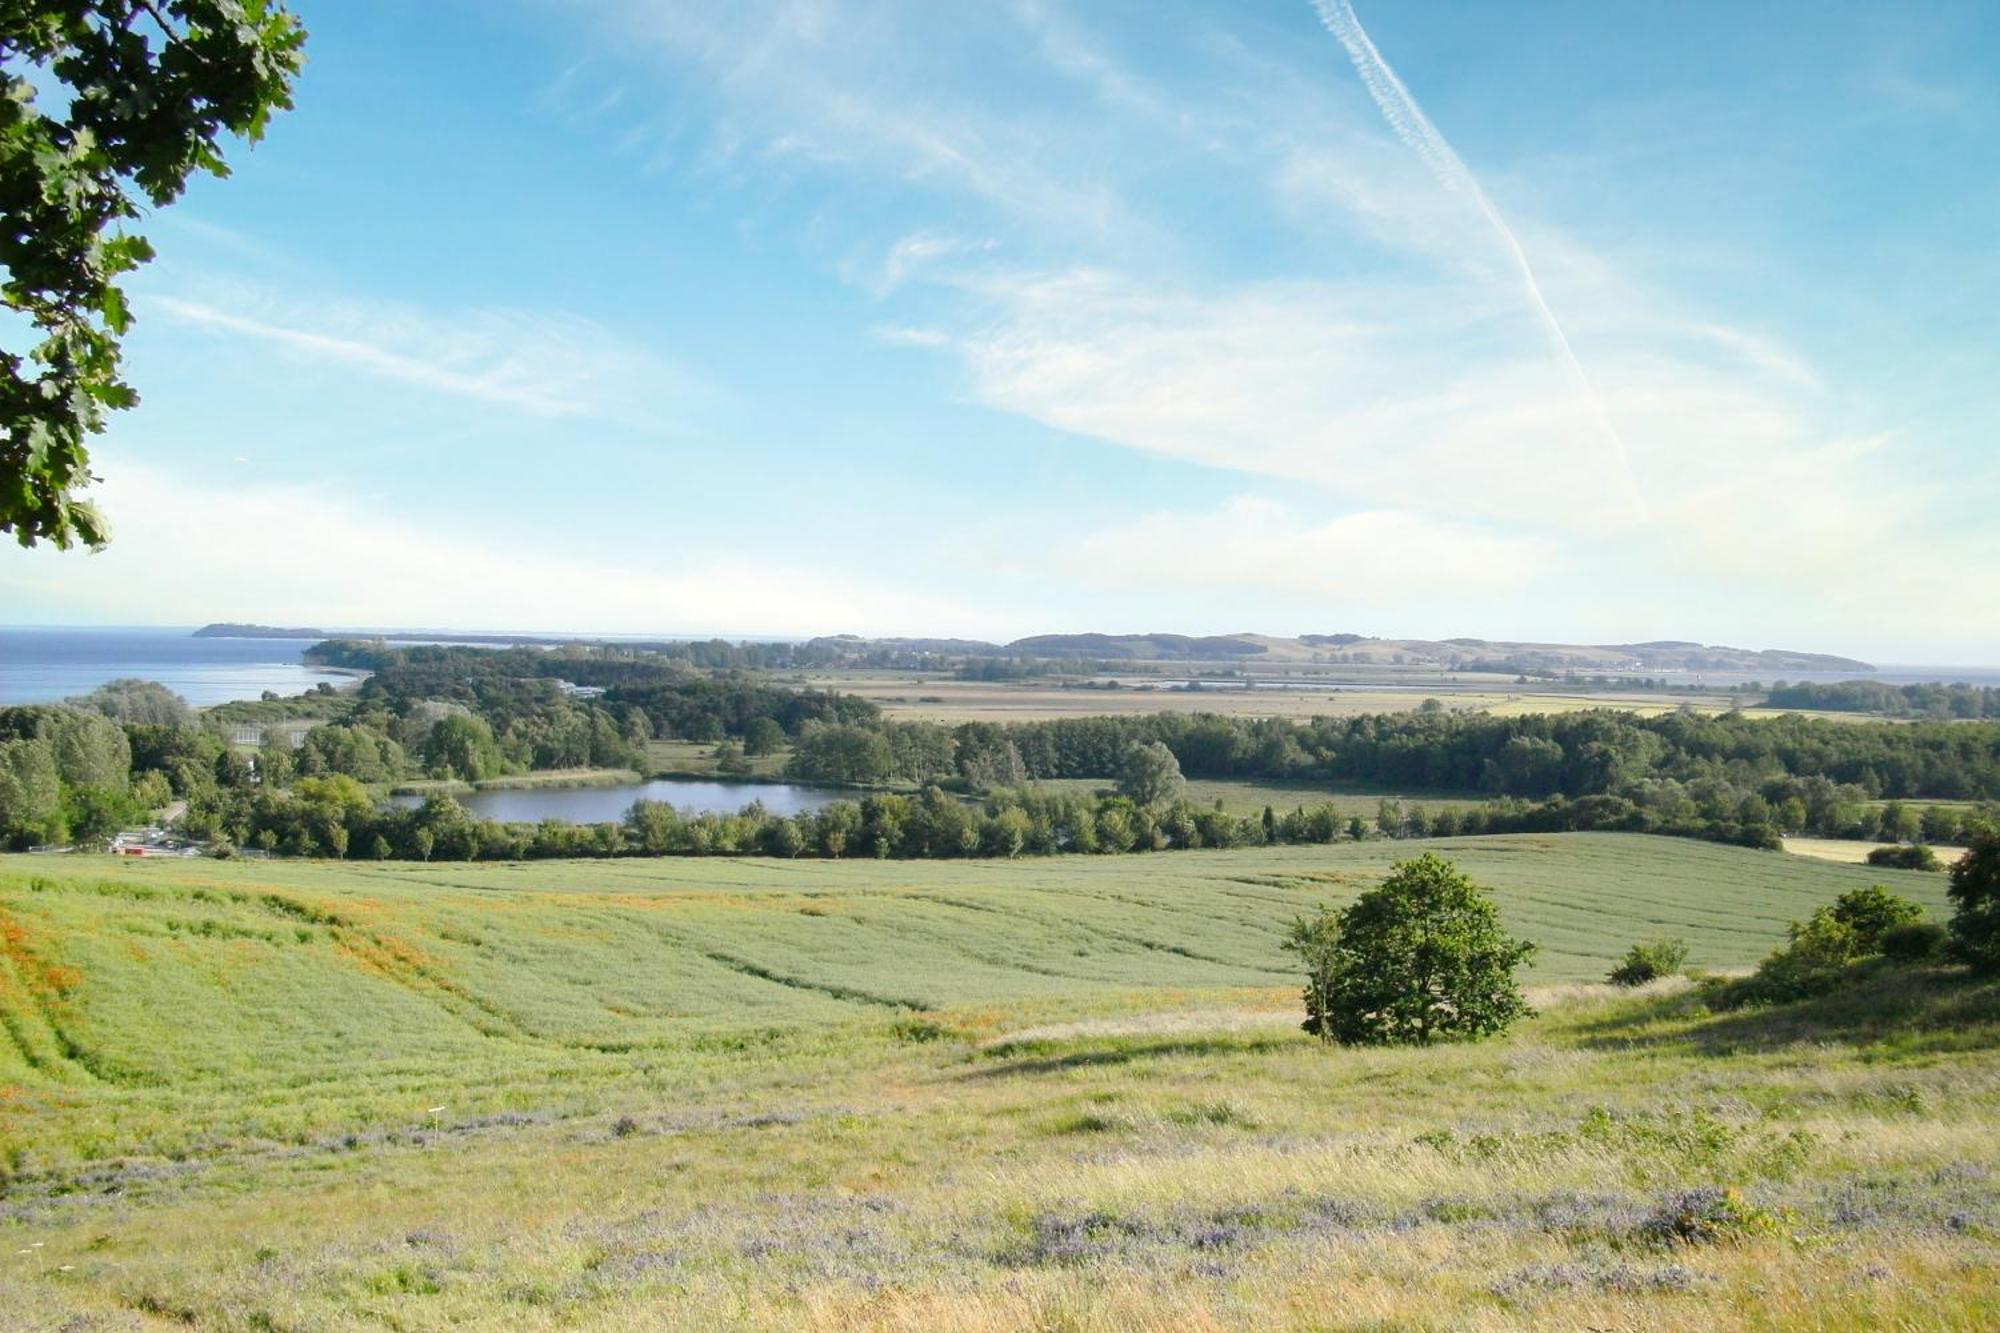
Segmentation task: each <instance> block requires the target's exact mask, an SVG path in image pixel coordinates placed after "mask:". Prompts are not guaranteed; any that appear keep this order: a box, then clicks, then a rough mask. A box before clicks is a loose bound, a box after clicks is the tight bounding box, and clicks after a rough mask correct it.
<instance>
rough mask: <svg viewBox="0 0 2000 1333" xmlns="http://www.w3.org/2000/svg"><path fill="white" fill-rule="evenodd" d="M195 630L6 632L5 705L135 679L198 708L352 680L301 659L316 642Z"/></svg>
mask: <svg viewBox="0 0 2000 1333" xmlns="http://www.w3.org/2000/svg"><path fill="white" fill-rule="evenodd" d="M194 630H195V627H194V626H192V625H189V626H185V627H180V628H172V627H169V628H160V627H151V626H149V627H145V628H132V627H119V626H107V627H102V628H98V627H92V628H86V629H77V628H55V627H48V628H43V627H0V705H4V704H38V703H50V702H53V701H54V700H57V699H68V698H71V697H73V696H75V695H79V694H88V693H90V692H91V691H92V690H94V689H96V688H97V687H98V686H99V685H102V684H104V682H106V681H107V680H120V679H123V678H125V677H134V676H135V677H138V678H139V679H141V680H156V681H158V682H160V684H162V685H164V686H166V687H167V688H168V689H170V690H172V691H173V692H174V693H175V694H178V695H180V696H181V697H182V698H183V699H186V700H187V701H188V702H189V703H191V704H193V705H194V706H195V707H197V708H206V707H208V706H209V705H211V704H219V703H227V702H228V701H229V700H231V699H255V698H258V697H260V696H261V695H262V694H263V693H264V691H266V690H271V691H274V692H276V693H278V694H303V693H304V692H305V691H307V690H309V689H311V688H312V687H313V686H315V685H317V684H319V683H320V682H321V681H328V682H331V683H334V684H339V683H340V682H342V681H352V680H353V677H352V676H343V675H340V674H338V673H335V672H329V671H320V670H316V669H315V668H313V667H309V666H307V665H306V664H305V663H304V662H303V661H301V660H300V659H301V658H302V657H303V656H304V654H305V651H306V649H307V648H310V647H311V646H312V645H313V644H314V643H315V642H316V640H313V639H197V638H195V637H194Z"/></svg>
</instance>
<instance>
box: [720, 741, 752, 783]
mask: <svg viewBox="0 0 2000 1333" xmlns="http://www.w3.org/2000/svg"><path fill="white" fill-rule="evenodd" d="M715 771H716V772H718V773H720V774H721V775H722V776H723V777H725V778H747V777H749V776H750V760H749V758H748V756H746V755H745V754H744V752H743V747H742V746H740V745H738V744H737V743H736V742H735V741H720V742H717V744H716V747H715Z"/></svg>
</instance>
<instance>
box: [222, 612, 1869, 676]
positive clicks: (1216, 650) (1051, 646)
mask: <svg viewBox="0 0 2000 1333" xmlns="http://www.w3.org/2000/svg"><path fill="white" fill-rule="evenodd" d="M195 637H197V638H205V639H217V638H228V639H329V638H335V637H339V636H336V635H330V634H327V633H326V632H324V631H322V630H317V629H280V628H276V627H273V626H270V625H244V624H235V623H228V622H224V623H220V624H214V625H204V626H202V627H201V628H200V629H198V630H196V631H195ZM348 637H367V638H371V639H381V640H386V641H389V642H445V641H449V642H452V643H460V644H490V645H495V646H507V645H521V644H527V645H534V646H537V647H556V646H562V645H571V644H615V646H617V647H620V648H625V649H628V650H638V651H644V650H647V649H652V650H655V651H661V650H666V649H669V648H672V647H675V646H677V645H684V644H686V643H688V642H690V640H674V639H660V640H635V639H621V640H607V639H603V638H593V637H590V636H587V635H569V636H562V635H524V634H488V633H467V632H463V631H459V630H451V631H441V630H432V631H424V632H414V633H411V632H405V633H397V632H390V633H384V634H370V635H367V636H353V635H350V636H348ZM718 642H719V641H718ZM788 651H789V652H794V653H796V654H797V656H798V659H799V660H801V661H810V662H813V663H827V664H832V663H837V662H846V661H853V660H856V659H861V658H866V657H870V656H876V657H882V656H885V655H887V656H891V657H897V658H910V659H913V660H914V659H921V658H939V657H943V658H983V657H1000V658H1029V659H1035V658H1039V659H1043V660H1048V661H1059V662H1098V663H1116V662H1190V663H1192V662H1208V663H1216V664H1248V663H1251V662H1268V663H1272V664H1274V665H1275V664H1279V663H1312V662H1323V663H1331V664H1337V665H1348V666H1391V667H1394V666H1401V667H1429V668H1433V669H1442V670H1449V671H1489V672H1505V673H1510V674H1518V673H1531V674H1532V673H1544V674H1546V673H1562V672H1572V671H1574V672H1585V673H1589V674H1607V675H1609V674H1629V673H1647V672H1655V671H1733V672H1755V673H1759V674H1769V675H1777V674H1779V673H1782V672H1787V671H1849V672H1870V671H1873V670H1875V668H1874V667H1873V666H1871V665H1869V664H1868V663H1866V662H1861V661H1857V660H1855V659H1854V658H1851V657H1835V656H1833V655H1832V654H1829V653H1805V652H1796V651H1792V650H1789V649H1782V648H1766V649H1751V648H1730V647H1725V646H1721V645H1713V644H1700V643H1693V642H1689V641H1687V640H1684V639H1656V640H1652V641H1649V642H1646V643H1602V644H1571V643H1529V642H1523V641H1517V640H1509V639H1469V638H1455V639H1377V638H1372V637H1370V636H1368V635H1365V634H1301V635H1298V636H1297V637H1295V638H1283V637H1278V636H1275V635H1268V634H1249V633H1243V634H1210V635H1199V636H1196V635H1187V634H1165V633H1152V634H1033V635H1029V636H1028V637H1027V638H1024V639H1015V640H1013V641H1012V642H1011V643H987V642H985V641H983V640H980V639H948V638H938V639H932V638H882V639H870V638H863V637H861V636H859V635H853V634H835V635H828V636H825V637H822V638H817V639H811V640H808V641H807V642H806V643H804V644H794V645H791V646H790V648H789V649H788Z"/></svg>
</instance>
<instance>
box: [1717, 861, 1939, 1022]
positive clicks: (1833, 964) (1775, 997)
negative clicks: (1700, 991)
mask: <svg viewBox="0 0 2000 1333" xmlns="http://www.w3.org/2000/svg"><path fill="white" fill-rule="evenodd" d="M1923 916H1924V909H1923V908H1922V907H1921V906H1919V905H1918V904H1916V903H1913V902H1911V901H1910V900H1909V899H1908V898H1905V897H1903V896H1902V895H1901V894H1896V893H1891V892H1889V890H1887V889H1885V888H1883V887H1882V886H1881V885H1879V884H1876V885H1871V886H1870V887H1868V888H1865V889H1850V890H1848V891H1847V892H1846V893H1843V894H1841V895H1840V897H1838V898H1836V899H1835V900H1834V901H1833V903H1832V905H1831V906H1827V907H1822V908H1819V909H1818V910H1817V911H1815V912H1814V913H1813V914H1812V915H1811V916H1810V917H1808V918H1807V919H1806V920H1804V921H1794V922H1793V923H1792V924H1791V926H1790V929H1789V933H1790V936H1791V939H1790V942H1789V943H1787V944H1786V945H1785V946H1784V947H1783V948H1781V949H1778V950H1775V951H1774V952H1773V953H1772V954H1771V956H1770V957H1768V958H1766V959H1765V960H1764V961H1763V962H1761V963H1759V964H1758V965H1757V972H1756V975H1754V976H1752V977H1750V978H1748V979H1747V980H1746V981H1745V982H1744V984H1743V985H1742V986H1741V987H1739V988H1737V990H1736V994H1737V996H1738V997H1739V998H1740V999H1746V1000H1757V1001H1764V1002H1782V1001H1785V1000H1802V999H1806V998H1807V997H1809V996H1814V995H1824V994H1826V993H1827V992H1828V991H1831V990H1833V989H1834V988H1835V987H1836V986H1838V985H1839V984H1840V980H1841V978H1842V976H1843V975H1845V973H1846V971H1847V969H1848V967H1849V966H1850V965H1852V964H1854V963H1857V962H1859V961H1860V960H1862V959H1863V958H1871V957H1874V956H1876V955H1878V954H1881V953H1884V952H1886V949H1887V939H1888V936H1889V935H1890V933H1891V932H1893V931H1906V930H1908V929H1909V928H1911V927H1915V926H1918V925H1919V923H1921V922H1922V921H1923ZM1898 947H1899V948H1900V947H1915V946H1914V940H1910V941H1904V940H1902V939H1901V937H1899V943H1898Z"/></svg>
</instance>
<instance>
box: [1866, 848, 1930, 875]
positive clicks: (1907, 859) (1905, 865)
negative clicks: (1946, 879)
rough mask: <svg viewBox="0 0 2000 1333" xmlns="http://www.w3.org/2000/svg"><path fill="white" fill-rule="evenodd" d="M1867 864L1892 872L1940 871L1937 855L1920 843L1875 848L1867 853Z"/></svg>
mask: <svg viewBox="0 0 2000 1333" xmlns="http://www.w3.org/2000/svg"><path fill="white" fill-rule="evenodd" d="M1868 864H1869V865H1871V866H1887V867H1889V868H1891V869H1894V870H1942V869H1943V868H1944V867H1942V866H1941V865H1939V864H1938V859H1937V853H1936V852H1934V851H1932V850H1931V849H1930V848H1928V847H1926V846H1924V844H1922V843H1920V842H1906V843H1901V844H1898V845H1897V846H1894V847H1877V848H1875V849H1874V850H1872V851H1870V852H1869V853H1868Z"/></svg>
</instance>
